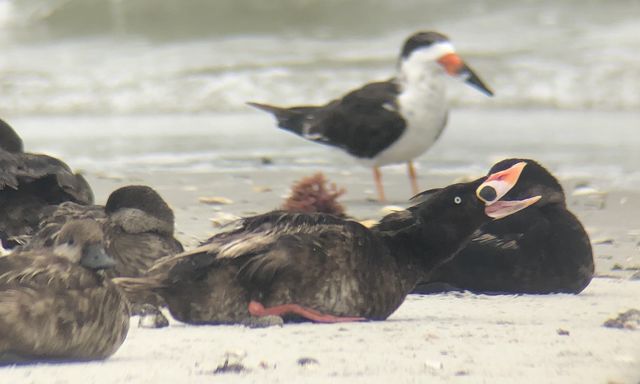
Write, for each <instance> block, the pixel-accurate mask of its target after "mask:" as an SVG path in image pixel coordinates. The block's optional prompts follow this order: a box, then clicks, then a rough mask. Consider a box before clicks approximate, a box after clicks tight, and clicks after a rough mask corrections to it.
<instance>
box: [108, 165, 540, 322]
mask: <svg viewBox="0 0 640 384" xmlns="http://www.w3.org/2000/svg"><path fill="white" fill-rule="evenodd" d="M521 171H522V164H519V165H518V166H515V167H511V168H510V169H509V170H508V171H505V172H503V173H502V175H503V176H504V182H503V183H502V184H501V185H499V186H495V188H496V189H495V191H494V194H495V196H494V197H495V198H494V199H493V200H492V201H490V202H489V203H487V202H485V201H484V200H483V198H482V197H481V196H480V191H484V190H486V189H487V188H494V186H492V185H485V184H483V182H484V181H485V178H480V179H478V180H475V181H472V182H469V183H459V184H454V185H450V186H448V187H445V188H442V189H441V190H438V191H434V192H432V193H430V194H429V198H424V196H422V201H420V202H419V203H418V204H417V205H416V206H414V207H412V208H411V209H410V210H408V211H404V213H405V214H404V215H395V214H392V215H393V216H390V217H388V218H387V219H386V220H385V221H384V224H383V225H381V226H379V227H377V228H375V229H368V228H366V227H364V226H363V225H361V224H359V223H357V222H355V221H351V220H347V219H342V218H339V217H337V216H333V215H330V214H323V213H290V212H283V211H274V212H269V213H266V214H262V215H258V216H254V217H249V218H246V219H244V220H243V221H242V222H241V223H240V227H239V228H237V229H233V230H230V231H228V232H223V233H220V234H218V235H215V236H214V237H212V238H210V239H209V240H207V241H206V242H205V243H203V244H202V245H201V246H200V247H197V248H195V249H193V250H191V251H188V252H185V253H182V254H179V255H175V256H171V257H168V258H164V259H161V260H159V261H158V263H156V265H154V266H153V267H152V268H151V269H150V270H149V272H148V274H147V276H145V277H140V278H116V279H114V282H115V283H116V284H118V285H120V286H121V287H123V288H124V289H125V291H129V292H130V291H134V292H135V291H145V290H147V291H151V292H155V293H158V294H159V295H160V296H162V297H163V298H164V299H165V301H166V302H167V305H168V307H169V310H170V311H171V314H172V315H173V316H174V317H175V318H176V319H178V320H180V321H183V322H187V323H192V324H229V323H247V322H248V323H251V320H253V319H255V318H263V317H271V318H272V317H274V316H276V317H279V318H281V319H282V320H301V319H304V320H311V321H316V322H342V321H360V320H384V319H386V318H387V317H388V316H389V315H390V314H391V313H393V312H394V311H395V310H396V309H397V308H398V307H399V306H400V304H402V302H403V301H404V299H405V297H406V295H407V294H408V293H409V292H410V291H411V290H412V289H413V288H414V286H415V284H416V283H417V282H418V281H420V279H422V278H424V276H425V275H426V273H427V272H428V271H430V270H431V269H433V268H434V267H436V266H437V265H439V264H441V263H442V262H444V261H446V260H448V259H450V258H451V257H452V256H453V255H454V254H455V252H456V251H457V250H459V249H460V248H461V247H462V246H463V244H465V243H466V242H467V241H468V240H469V239H470V237H471V235H472V234H473V232H474V231H475V230H476V229H477V228H479V227H480V226H481V225H482V224H485V223H487V222H489V221H491V220H493V219H499V218H502V217H504V216H506V215H509V214H513V213H515V212H517V211H518V210H519V209H524V208H525V207H527V206H528V205H530V204H532V203H534V202H535V201H537V200H538V199H539V196H533V197H530V198H526V199H522V200H518V201H515V200H512V201H503V200H501V196H502V195H504V194H506V193H507V192H508V191H509V189H510V188H513V186H514V185H517V183H518V179H519V175H520V173H521ZM489 177H491V176H489Z"/></svg>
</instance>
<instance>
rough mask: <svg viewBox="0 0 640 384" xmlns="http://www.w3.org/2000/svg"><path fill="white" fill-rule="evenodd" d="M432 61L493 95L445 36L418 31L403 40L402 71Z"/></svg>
mask: <svg viewBox="0 0 640 384" xmlns="http://www.w3.org/2000/svg"><path fill="white" fill-rule="evenodd" d="M434 63H437V64H439V67H441V68H443V69H444V71H445V72H446V73H448V74H449V75H451V76H455V77H460V78H462V79H464V81H465V82H466V83H467V84H469V85H471V86H473V87H474V88H476V89H478V90H479V91H480V92H482V93H484V94H486V95H488V96H493V91H491V89H489V87H487V86H486V85H485V84H484V82H483V81H482V80H481V79H480V78H479V77H478V75H476V73H475V72H474V71H473V70H472V69H471V67H469V66H468V65H467V64H465V62H464V61H463V60H462V59H461V58H460V56H458V54H457V53H456V51H455V49H454V48H453V45H452V44H451V42H450V41H449V38H448V37H447V36H445V35H443V34H441V33H438V32H434V31H427V32H418V33H415V34H413V35H411V36H410V37H409V38H408V39H407V40H406V41H405V43H404V45H403V47H402V52H401V55H400V69H401V70H402V71H403V72H419V71H422V70H423V68H425V67H430V66H432V65H433V64H434Z"/></svg>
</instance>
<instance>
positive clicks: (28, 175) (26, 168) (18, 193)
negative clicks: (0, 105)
mask: <svg viewBox="0 0 640 384" xmlns="http://www.w3.org/2000/svg"><path fill="white" fill-rule="evenodd" d="M65 201H73V202H75V203H78V204H91V203H93V192H92V191H91V188H90V187H89V184H88V183H87V181H86V180H85V179H84V177H82V175H80V174H75V173H73V172H72V171H71V169H70V168H69V166H67V165H66V164H65V163H63V162H62V161H60V160H58V159H56V158H53V157H50V156H47V155H41V154H33V153H26V152H24V151H23V145H22V140H21V139H20V137H19V136H18V135H17V134H16V132H15V131H14V130H13V129H12V128H11V127H10V126H9V124H7V123H6V122H4V121H2V120H0V213H1V214H0V241H1V242H2V245H3V246H4V247H5V248H12V247H14V246H16V245H17V244H18V241H17V240H15V239H17V238H20V237H21V236H24V235H27V236H28V235H31V234H33V232H34V230H35V229H36V228H37V227H38V224H39V222H40V220H41V219H42V217H43V215H44V213H43V212H44V211H46V210H48V209H50V208H51V207H52V206H55V205H57V204H60V203H62V202H65Z"/></svg>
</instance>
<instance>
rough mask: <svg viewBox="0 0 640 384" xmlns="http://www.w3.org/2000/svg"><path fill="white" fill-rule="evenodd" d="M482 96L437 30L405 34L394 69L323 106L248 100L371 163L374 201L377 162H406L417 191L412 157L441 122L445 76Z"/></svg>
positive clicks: (284, 123)
mask: <svg viewBox="0 0 640 384" xmlns="http://www.w3.org/2000/svg"><path fill="white" fill-rule="evenodd" d="M447 74H448V75H451V76H456V77H460V78H463V79H464V80H465V82H467V83H468V84H470V85H472V86H473V87H475V88H477V89H478V90H480V91H481V92H483V93H485V94H487V95H490V96H491V95H493V92H492V91H491V90H490V89H489V88H488V87H487V86H486V85H485V84H484V83H483V82H482V80H480V78H479V77H478V76H477V75H476V74H475V73H474V72H473V70H471V68H470V67H469V66H468V65H466V64H465V63H464V62H463V61H462V59H461V58H460V57H459V56H458V55H457V54H456V52H455V50H454V48H453V45H452V44H451V43H450V42H449V38H448V37H447V36H445V35H443V34H441V33H438V32H432V31H430V32H418V33H415V34H413V35H412V36H410V37H409V38H408V39H407V40H406V41H405V43H404V45H403V47H402V50H401V52H400V58H399V63H398V74H397V76H396V77H394V78H392V79H390V80H387V81H381V82H375V83H369V84H366V85H365V86H363V87H361V88H358V89H356V90H354V91H351V92H349V93H348V94H346V95H345V96H343V97H342V98H340V99H336V100H333V101H330V102H329V103H327V104H325V105H323V106H296V107H291V108H282V107H276V106H272V105H267V104H261V103H253V102H250V103H248V104H249V105H251V106H253V107H256V108H259V109H262V110H264V111H267V112H270V113H272V114H273V115H274V116H275V118H276V119H277V120H278V126H279V127H280V128H283V129H285V130H287V131H290V132H293V133H295V134H297V135H299V136H302V137H303V138H305V139H307V140H311V141H315V142H318V143H322V144H327V145H330V146H334V147H338V148H341V149H342V150H344V151H346V152H347V153H348V154H350V155H352V156H354V157H356V158H358V159H359V160H360V161H361V162H363V163H364V164H365V165H369V166H372V167H373V175H374V180H375V183H376V188H377V190H378V198H379V200H381V201H383V200H385V195H384V189H383V186H382V176H381V173H380V169H379V167H380V166H383V165H387V164H395V163H404V162H406V163H407V166H408V173H409V177H410V180H411V186H412V188H413V193H414V194H417V193H418V183H417V180H416V171H415V168H414V166H413V159H415V158H416V157H418V156H419V155H421V154H422V153H424V152H425V151H426V150H427V149H428V148H429V147H431V146H432V145H433V143H434V142H435V141H436V140H437V139H438V137H439V136H440V134H441V133H442V130H443V129H444V127H445V125H446V123H447V114H448V103H447V100H446V96H445V88H446V75H447Z"/></svg>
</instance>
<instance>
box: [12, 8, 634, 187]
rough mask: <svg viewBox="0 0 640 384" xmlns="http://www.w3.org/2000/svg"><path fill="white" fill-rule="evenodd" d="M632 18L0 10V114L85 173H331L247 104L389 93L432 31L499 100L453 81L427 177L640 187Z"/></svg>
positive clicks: (532, 11)
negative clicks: (404, 60)
mask: <svg viewBox="0 0 640 384" xmlns="http://www.w3.org/2000/svg"><path fill="white" fill-rule="evenodd" d="M639 17H640V2H639V1H637V0H618V1H599V0H565V1H557V0H540V1H537V0H536V1H533V0H531V1H527V0H524V1H508V0H476V1H449V0H402V1H382V0H351V1H339V0H271V1H263V0H217V1H210V0H0V49H1V52H2V54H0V115H1V116H3V117H5V118H7V119H8V121H9V122H10V123H12V125H14V126H15V127H16V128H17V130H18V131H19V132H20V133H21V134H22V135H23V136H24V137H25V141H26V144H27V148H28V149H30V150H36V151H44V152H49V153H52V154H56V155H59V156H62V157H64V158H65V159H66V160H67V161H68V162H69V163H70V164H72V166H75V167H80V168H83V169H85V170H88V171H91V170H95V171H98V170H105V169H109V170H120V171H128V170H132V169H139V170H153V169H175V170H180V171H185V170H191V171H202V172H205V171H212V170H230V169H231V170H233V169H235V170H238V169H250V168H251V167H255V166H257V165H259V164H261V162H260V161H261V160H260V159H263V160H264V158H269V159H274V161H273V162H274V164H275V166H281V167H302V168H304V167H311V168H313V169H318V168H321V169H325V170H328V171H329V172H331V171H336V170H340V169H342V167H343V163H344V162H351V160H350V159H349V158H348V157H346V156H343V155H342V154H341V153H339V152H338V151H330V150H328V149H327V148H325V147H322V146H319V145H316V144H310V143H307V142H305V141H304V140H301V139H299V138H297V137H294V136H293V135H290V134H287V133H285V132H282V131H279V130H277V129H276V128H275V123H274V121H273V120H272V119H271V117H270V116H268V115H266V114H262V113H259V112H257V111H253V110H252V109H250V108H249V107H247V106H246V105H245V104H244V103H245V102H246V101H250V100H252V101H260V102H269V103H273V104H283V105H287V104H295V103H324V102H326V101H328V100H330V99H332V98H335V97H338V96H340V95H342V94H344V93H345V92H346V91H348V90H350V89H352V88H355V87H357V86H360V85H362V84H363V83H365V82H369V81H373V80H381V79H386V78H389V77H391V76H392V75H393V74H394V70H395V65H396V61H397V55H398V53H399V50H400V47H401V45H402V43H403V41H404V39H405V38H406V37H407V36H408V35H410V34H411V33H413V32H415V31H417V30H429V29H433V30H438V31H440V32H443V33H445V34H448V35H449V36H450V38H451V39H452V41H453V43H454V45H455V46H456V48H457V50H458V51H459V53H460V54H461V55H462V57H463V58H464V59H466V61H467V62H468V63H469V64H470V65H471V66H472V67H473V68H474V69H475V70H476V71H477V72H478V74H479V75H480V76H481V77H482V78H483V79H484V80H485V81H486V82H487V84H489V85H490V86H491V87H492V88H493V89H494V90H495V91H496V96H495V97H494V98H488V97H485V96H484V95H482V94H480V93H479V92H477V91H475V90H474V89H472V88H470V87H468V86H465V85H464V84H462V83H461V82H459V81H456V80H455V79H451V80H450V83H451V84H450V86H449V97H450V99H451V103H452V106H453V109H454V110H453V111H452V114H451V120H450V124H449V127H448V128H447V130H446V133H445V135H444V137H443V138H442V140H441V141H440V143H438V144H437V145H436V146H435V147H434V148H433V150H432V151H430V152H428V153H427V155H425V156H423V157H421V158H420V159H421V161H420V162H421V165H422V167H423V168H424V169H423V172H422V174H423V175H424V174H426V173H428V172H431V173H438V172H453V173H456V172H457V173H464V172H480V173H481V172H483V171H484V169H486V166H487V165H489V164H491V162H493V161H494V160H495V159H498V158H499V157H501V156H505V155H518V156H530V157H535V158H538V159H539V160H541V161H543V162H546V164H550V165H551V166H553V167H554V169H556V170H558V171H560V172H565V173H566V174H571V175H573V174H578V175H580V174H592V173H594V172H597V173H598V175H603V177H605V181H606V182H616V183H629V182H631V183H632V184H633V185H634V186H635V185H640V174H637V173H635V174H634V173H633V172H636V168H637V167H636V164H638V162H640V155H638V154H637V152H638V151H637V150H636V149H637V148H638V145H639V144H640V135H638V133H637V129H640V126H639V125H640V123H639V122H638V110H639V109H640V22H639V21H638V20H639ZM336 159H337V160H336ZM392 168H393V167H392ZM354 172H363V173H366V174H367V175H368V172H369V170H368V169H366V168H362V169H360V168H354ZM392 172H393V171H392ZM397 173H398V174H402V173H404V169H403V168H401V169H398V170H397ZM628 173H632V174H631V176H630V178H627V177H625V178H620V177H619V176H620V175H622V174H625V176H626V175H627V174H628ZM367 177H368V176H367ZM367 180H368V179H367ZM630 180H631V181H630ZM401 182H402V183H405V181H404V180H402V181H401ZM403 185H404V184H403ZM403 197H405V196H404V195H403Z"/></svg>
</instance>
